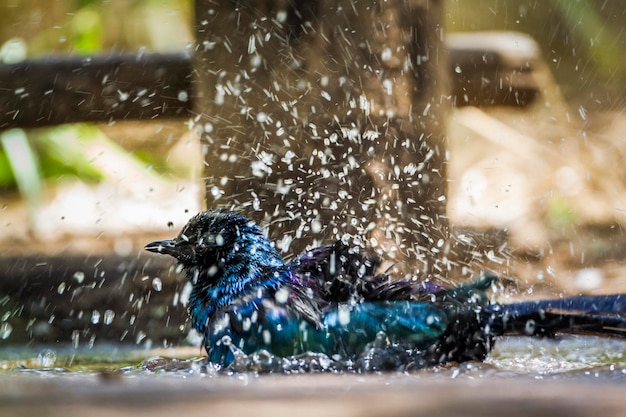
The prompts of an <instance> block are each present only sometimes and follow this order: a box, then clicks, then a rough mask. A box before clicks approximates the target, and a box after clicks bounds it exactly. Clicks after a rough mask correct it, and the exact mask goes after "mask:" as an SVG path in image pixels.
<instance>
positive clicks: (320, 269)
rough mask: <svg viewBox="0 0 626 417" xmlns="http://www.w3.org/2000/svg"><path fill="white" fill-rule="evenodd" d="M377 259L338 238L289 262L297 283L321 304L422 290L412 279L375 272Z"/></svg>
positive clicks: (401, 295) (398, 297) (401, 296)
mask: <svg viewBox="0 0 626 417" xmlns="http://www.w3.org/2000/svg"><path fill="white" fill-rule="evenodd" d="M379 265H380V261H379V260H378V259H377V258H376V257H374V256H367V255H365V254H363V253H361V252H358V251H356V248H352V247H349V246H347V245H345V244H343V243H342V242H341V241H337V242H335V243H334V244H333V245H328V246H321V247H318V248H314V249H311V250H308V251H305V252H303V253H302V254H301V255H300V256H299V257H298V258H296V259H294V260H293V261H292V262H290V263H289V264H288V269H289V270H290V271H291V273H292V275H293V277H294V281H295V283H296V285H299V286H301V287H305V288H308V289H309V290H310V291H311V294H312V296H313V297H316V298H317V299H318V303H319V304H320V305H324V304H326V305H328V306H330V307H331V308H334V306H335V305H336V304H337V303H346V302H350V301H377V300H379V301H382V300H409V299H411V298H413V296H414V295H415V294H416V293H417V292H420V291H421V290H422V288H421V287H420V285H419V284H418V283H416V282H414V281H408V280H392V279H391V277H390V276H389V275H387V274H385V273H382V274H377V273H376V270H377V268H378V267H379Z"/></svg>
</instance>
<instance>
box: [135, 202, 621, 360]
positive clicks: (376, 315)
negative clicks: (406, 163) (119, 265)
mask: <svg viewBox="0 0 626 417" xmlns="http://www.w3.org/2000/svg"><path fill="white" fill-rule="evenodd" d="M145 249H146V250H148V251H150V252H154V253H157V254H164V255H170V256H173V257H174V258H175V259H176V260H177V262H178V264H179V266H180V268H181V269H182V270H183V271H184V273H185V275H186V277H187V278H188V279H189V282H190V283H191V293H190V295H189V301H188V305H187V308H188V313H189V317H190V320H191V325H192V327H193V328H194V329H195V330H196V331H197V332H199V334H200V335H202V337H203V345H204V348H205V349H206V352H207V355H208V361H209V362H211V363H213V364H216V365H217V366H219V367H221V368H225V369H227V368H228V367H229V366H231V365H232V364H233V362H235V360H236V358H237V357H238V354H243V355H254V354H259V353H265V354H270V355H272V356H273V357H277V358H285V357H292V356H294V355H301V354H306V353H314V354H320V355H326V357H328V358H332V360H337V361H343V363H347V364H351V366H352V368H360V369H361V370H363V369H366V370H377V371H385V370H391V369H416V368H423V367H427V366H434V365H441V364H446V363H449V362H456V363H461V362H465V361H482V360H484V359H485V358H486V357H487V355H488V354H489V352H490V351H491V349H492V348H493V346H494V343H495V340H496V338H497V337H499V336H503V335H514V334H515V335H528V336H554V335H556V334H557V333H581V332H585V333H599V334H606V335H617V336H624V335H626V317H625V315H624V311H625V308H626V294H613V295H579V296H573V297H565V298H555V299H544V300H531V301H520V302H513V303H498V302H495V301H492V300H491V299H490V297H489V295H488V293H489V290H490V289H491V288H492V287H493V286H494V284H495V283H496V281H497V279H498V278H497V276H496V275H495V274H493V273H490V272H484V273H482V275H481V276H480V277H479V278H478V279H477V280H475V281H472V282H468V283H462V284H457V285H455V286H444V285H442V284H437V283H434V282H432V281H424V280H423V281H419V280H416V279H413V278H397V279H396V278H394V277H393V276H392V275H391V273H390V272H389V271H385V272H378V270H379V269H380V266H381V260H380V259H379V258H378V257H377V256H372V255H369V254H367V253H366V251H364V250H363V249H362V248H361V247H359V246H350V245H349V244H347V243H345V242H343V241H341V240H339V241H336V242H334V243H331V244H328V245H325V246H320V247H315V248H312V249H308V250H305V251H304V252H303V253H301V254H299V255H297V256H295V257H294V258H293V259H291V260H290V261H285V260H284V259H283V257H282V256H281V255H280V254H279V252H278V251H277V249H276V248H275V246H274V245H273V244H272V242H271V241H270V239H269V238H268V237H267V235H266V234H265V233H264V232H263V230H262V228H261V227H259V226H258V225H257V224H256V223H255V222H253V221H252V220H250V219H249V218H247V217H246V216H244V215H242V214H240V213H238V212H236V211H228V210H224V209H216V210H207V211H203V212H200V213H198V214H197V215H195V216H194V217H192V218H191V219H190V220H189V222H188V223H187V224H186V225H185V226H184V227H183V229H182V230H181V232H180V233H179V234H178V236H176V237H175V238H173V239H168V240H159V241H154V242H150V243H148V244H147V245H146V246H145Z"/></svg>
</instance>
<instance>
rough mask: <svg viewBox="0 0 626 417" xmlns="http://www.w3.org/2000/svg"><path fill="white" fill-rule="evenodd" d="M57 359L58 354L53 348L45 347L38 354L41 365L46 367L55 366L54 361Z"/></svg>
mask: <svg viewBox="0 0 626 417" xmlns="http://www.w3.org/2000/svg"><path fill="white" fill-rule="evenodd" d="M56 361H57V354H56V352H55V351H54V350H52V349H44V350H42V351H41V352H39V355H37V362H38V363H39V366H42V367H44V368H51V367H52V366H54V363H55V362H56Z"/></svg>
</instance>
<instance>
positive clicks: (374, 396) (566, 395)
mask: <svg viewBox="0 0 626 417" xmlns="http://www.w3.org/2000/svg"><path fill="white" fill-rule="evenodd" d="M199 353H200V352H199V349H198V348H196V347H194V348H177V349H171V350H161V351H155V350H150V351H147V350H137V349H131V348H128V347H119V346H106V345H100V346H98V345H96V346H94V347H93V348H91V349H88V348H85V349H74V348H72V347H71V346H62V347H59V346H47V347H43V348H34V347H29V348H6V347H5V348H1V349H0V368H1V369H2V371H0V415H15V416H27V417H30V416H33V417H34V416H38V417H39V416H43V415H45V416H63V417H74V416H81V417H82V416H87V415H89V416H96V417H98V416H107V417H110V416H111V415H116V416H124V417H125V416H129V417H130V416H132V417H139V416H150V417H158V416H172V415H178V416H180V417H191V416H194V415H198V416H208V415H228V416H229V417H233V416H239V415H241V416H249V415H250V413H251V412H253V414H254V415H255V416H256V417H258V416H272V417H279V416H293V415H299V416H305V417H306V416H311V417H313V416H315V417H319V416H320V415H347V416H365V417H369V416H393V415H402V416H409V415H429V416H432V415H437V416H458V415H463V416H470V417H471V416H481V417H486V416H487V417H489V416H494V417H495V416H498V417H500V416H502V415H507V416H513V417H516V416H526V415H533V416H537V417H544V416H546V417H547V416H558V415H567V416H568V417H572V416H573V417H576V416H585V415H602V416H603V417H606V416H623V415H626V404H624V401H623V392H624V385H623V384H624V383H626V359H625V357H626V340H621V339H607V338H600V337H590V336H584V337H583V336H566V337H562V338H559V339H529V338H524V337H519V338H518V337H509V338H505V339H502V340H499V342H498V343H497V345H496V349H494V351H493V354H492V355H491V356H490V357H489V358H488V359H487V360H486V361H485V362H482V363H479V362H468V363H464V364H460V365H458V364H450V365H447V366H437V367H430V368H426V369H423V370H419V371H412V372H388V373H367V374H357V373H348V372H337V373H331V372H324V373H319V372H318V373H314V374H310V373H301V374H291V375H284V374H278V375H277V374H269V375H263V374H259V373H255V372H246V373H236V372H230V371H228V372H224V371H223V372H218V370H217V369H216V368H215V367H213V366H209V365H206V364H205V359H204V358H202V357H201V356H200V355H199ZM172 358H176V359H172ZM313 358H314V359H319V358H315V357H313ZM53 359H54V360H53Z"/></svg>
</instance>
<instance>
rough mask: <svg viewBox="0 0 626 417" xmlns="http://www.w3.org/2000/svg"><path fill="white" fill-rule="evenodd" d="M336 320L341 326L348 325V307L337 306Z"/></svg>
mask: <svg viewBox="0 0 626 417" xmlns="http://www.w3.org/2000/svg"><path fill="white" fill-rule="evenodd" d="M337 320H339V324H340V325H342V326H347V325H348V324H350V308H348V306H346V305H341V306H339V309H338V312H337Z"/></svg>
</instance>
